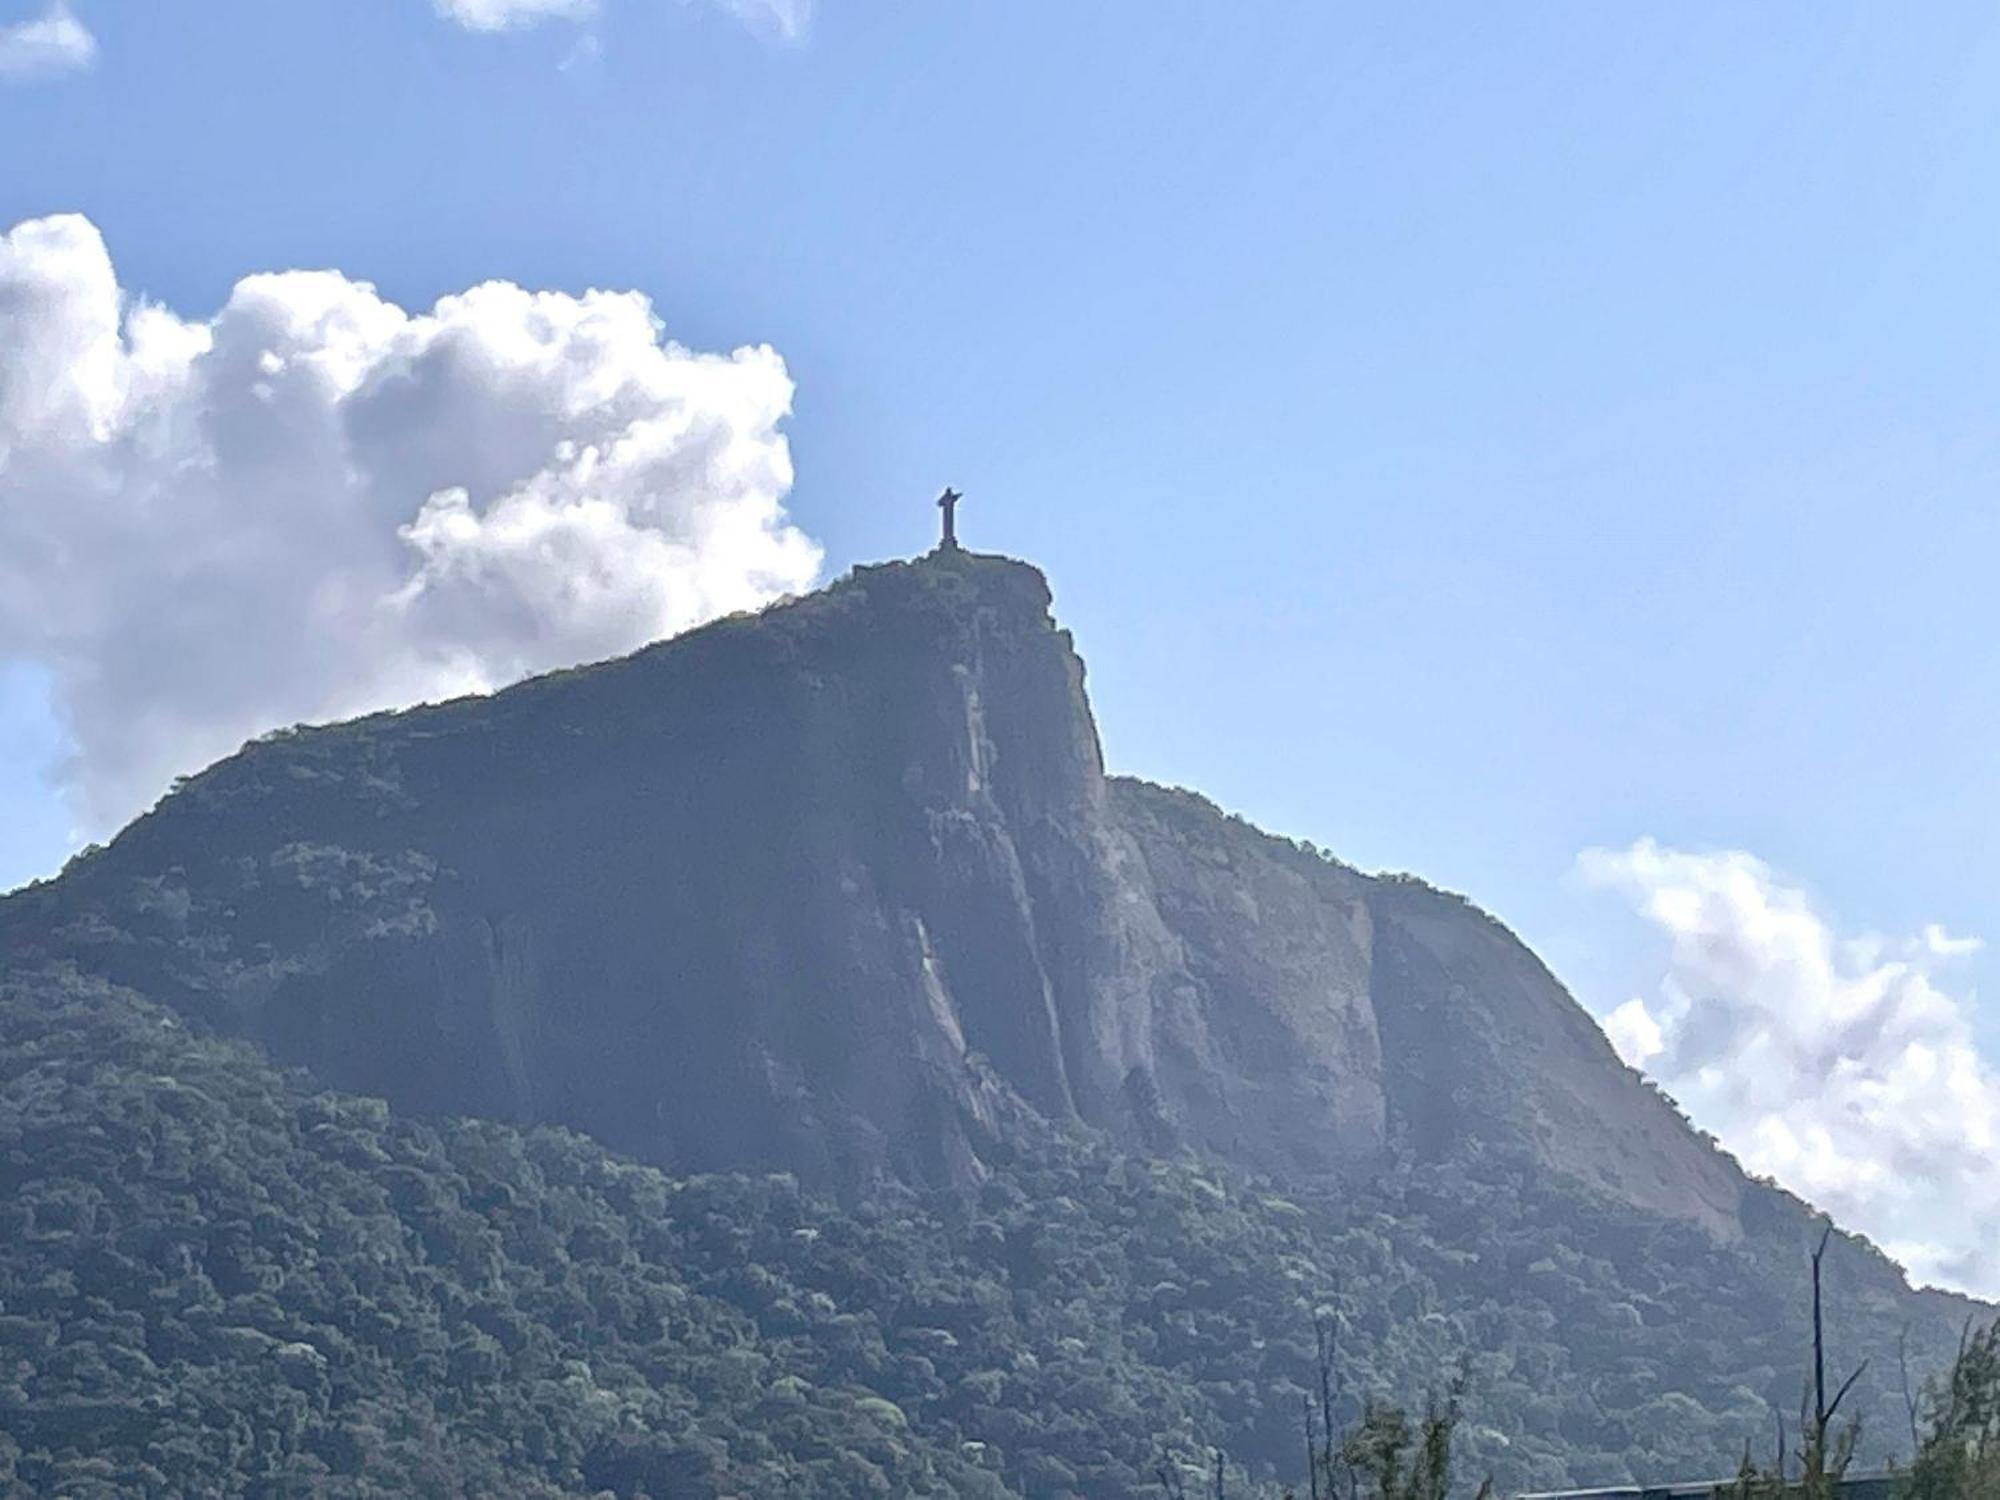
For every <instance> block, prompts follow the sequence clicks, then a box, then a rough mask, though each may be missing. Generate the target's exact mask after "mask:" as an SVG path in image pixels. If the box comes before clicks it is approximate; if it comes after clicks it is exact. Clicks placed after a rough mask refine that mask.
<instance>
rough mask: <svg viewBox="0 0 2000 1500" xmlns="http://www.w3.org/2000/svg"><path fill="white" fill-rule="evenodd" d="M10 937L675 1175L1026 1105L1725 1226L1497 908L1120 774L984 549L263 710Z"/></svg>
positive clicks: (999, 1126)
mask: <svg viewBox="0 0 2000 1500" xmlns="http://www.w3.org/2000/svg"><path fill="white" fill-rule="evenodd" d="M0 945H4V950H0V951H5V952H7V953H8V954H9V955H10V956H12V957H13V958H14V959H15V960H16V961H18V962H29V961H42V960H47V959H62V960H68V961H73V962H75V963H76V964H77V965H78V966H79V967H81V968H82V969H84V970H86V971H88V972H93V973H98V974H101V975H104V976H106V977H108V978H111V979H114V980H116V981H118V982H120V983H123V984H128V985H131V986H132V987H133V988H135V989H138V990H140V991H141V992H143V993H145V994H147V995H149V996H152V997H154V998H156V999H160V1000H164V1001H166V1002H168V1003H170V1004H172V1005H174V1006H176V1007H177V1008H179V1009H181V1010H182V1011H184V1012H186V1013H188V1014H190V1015H192V1016H196V1017H199V1018H201V1019H202V1020H204V1021H206V1022H209V1023H212V1024H214V1025H217V1026H219V1027H222V1028H224V1029H226V1030H229V1031H232V1032H237V1033H240V1034H243V1035H246V1036H249V1037H252V1038H255V1039H256V1040H258V1041H260V1042H263V1043H264V1044H266V1045H267V1046H268V1047H269V1048H270V1049H271V1050H272V1052H273V1053H274V1054H275V1055H276V1056H278V1057H280V1058H282V1059H285V1060H287V1061H291V1062H297V1063H302V1064H306V1065H309V1066H310V1067H311V1068H312V1069H313V1070H314V1071H315V1072H316V1073H317V1074H318V1075H319V1076H320V1077H322V1078H323V1079H325V1080H326V1081H327V1082H328V1083H330V1084H333V1085H336V1086H341V1087H352V1088H359V1089H364V1090H368V1091H372V1092H379V1093H382V1094H385V1095H386V1096H388V1097H389V1098H390V1099H391V1100H393V1101H394V1102H396V1103H397V1104H399V1105H402V1106H406V1107H410V1108H414V1109H419V1110H425V1111H432V1112H437V1113H464V1114H476V1115H482V1116H488V1117H494V1118H501V1119H511V1120H543V1121H551V1122H558V1123H563V1124H568V1125H572V1126H575V1127H578V1128H580V1129H583V1130H585V1131H588V1132H589V1133H591V1134H592V1135H594V1136H596V1137H597V1138H599V1139H600V1140H602V1141H604V1142H606V1143H607V1144H609V1145H611V1146H613V1147H614V1148H616V1149H619V1150H622V1151H627V1152H630V1153H632V1154H634V1155H636V1156H639V1157H641V1158H643V1159H645V1160H648V1161H653V1162H657V1163H660V1164H663V1165H666V1166H669V1167H672V1168H676V1169H682V1170H706V1169H715V1168H730V1167H759V1168H764V1167H768V1168H774V1169H784V1170H791V1171H795V1172H798V1173H799V1174H800V1175H801V1176H802V1177H804V1178H805V1179H806V1180H808V1181H810V1182H816V1183H824V1184H830V1185H834V1186H837V1187H840V1188H842V1189H845V1190H854V1189H858V1188H860V1187H862V1186H864V1185H866V1184H868V1183H871V1182H875V1181H878V1180H881V1179H884V1178H896V1179H901V1180H904V1181H909V1182H918V1183H933V1184H935V1183H946V1184H957V1185H960V1186H964V1185H968V1184H971V1183H975V1182H977V1181H978V1180H979V1179H980V1177H981V1176H982V1174H983V1172H984V1170H985V1166H984V1163H985V1161H986V1160H987V1159H988V1158H989V1157H991V1155H992V1153H993V1150H994V1147H995V1143H996V1142H998V1141H1000V1140H1002V1139H1004V1138H1005V1137H1006V1136H1007V1135H1008V1134H1009V1132H1010V1130H1011V1129H1012V1128H1013V1127H1012V1126H1011V1125H1010V1123H1009V1122H1010V1121H1011V1120H1016V1119H1020V1118H1028V1117H1032V1118H1036V1119H1041V1120H1047V1121H1057V1122H1061V1121H1069V1120H1076V1121H1081V1122H1084V1123H1087V1124H1089V1125H1091V1126H1094V1127H1096V1128H1099V1129H1101V1130H1103V1131H1105V1132H1107V1133H1108V1135H1109V1136H1110V1137H1111V1139H1112V1140H1114V1141H1116V1142H1119V1143H1122V1144H1124V1145H1126V1146H1131V1147H1140V1148H1146V1149H1154V1150H1159V1149H1169V1148H1176V1147H1182V1146H1187V1147H1194V1148H1197V1149H1200V1150H1204V1151H1207V1152H1210V1153H1212V1154H1215V1155H1217V1156H1219V1157H1221V1158H1223V1159H1226V1160H1230V1161H1234V1162H1237V1163H1239V1164H1241V1165H1244V1166H1247V1167H1250V1168H1254V1169H1258V1170H1269V1171H1274V1172H1278V1173H1283V1174H1292V1175H1300V1174H1307V1175H1309V1174H1313V1173H1318V1172H1322V1171H1327V1170H1337V1169H1340V1168H1342V1167H1344V1166H1349V1165H1353V1164H1357V1163H1359V1164H1366V1163H1379V1162H1381V1161H1382V1160H1384V1159H1385V1158H1386V1156H1387V1155H1388V1154H1390V1153H1392V1152H1396V1151H1414V1152H1415V1153H1416V1154H1417V1155H1418V1156H1419V1157H1422V1158H1427V1159H1436V1158H1439V1157H1442V1156H1444V1155H1446V1154H1449V1153H1450V1152H1452V1151H1454V1150H1456V1149H1458V1148H1459V1147H1460V1146H1462V1145H1464V1144H1466V1143H1468V1142H1471V1141H1476V1140H1487V1141H1494V1142H1501V1143H1506V1144H1510V1145H1515V1144H1518V1145H1523V1146H1525V1147H1526V1148H1527V1149H1528V1150H1529V1151H1530V1153H1531V1154H1532V1155H1533V1156H1534V1157H1535V1158H1536V1159H1538V1160H1540V1161H1542V1162H1544V1163H1545V1164H1546V1165H1548V1166H1549V1167H1551V1168H1553V1169H1557V1170H1562V1171H1565V1172H1570V1173H1573V1174H1576V1175H1579V1176H1581V1177H1583V1178H1585V1179H1587V1180H1588V1181H1590V1182H1592V1183H1593V1184H1595V1185H1597V1186H1599V1187H1601V1188H1602V1189H1604V1190H1606V1191H1608V1192H1611V1193H1613V1194H1615V1195H1618V1196H1621V1197H1623V1198H1625V1199H1626V1200H1628V1201H1630V1202H1633V1203H1635V1204H1638V1205H1642V1206H1645V1207H1648V1208H1650V1209H1653V1210H1656V1211H1658V1212H1661V1213H1665V1214H1668V1215H1672V1216H1676V1217H1680V1218H1685V1219H1690V1220H1693V1221H1695V1222H1699V1223H1701V1224H1702V1225H1704V1226H1705V1227H1707V1228H1708V1229H1710V1230H1711V1231H1713V1232H1715V1233H1718V1234H1721V1235H1724V1236H1728V1235H1732V1234H1734V1233H1736V1232H1737V1230H1738V1228H1739V1223H1738V1213H1737V1204H1738V1198H1739V1196H1740V1193H1741V1191H1742V1182H1741V1178H1740V1176H1739V1175H1738V1174H1737V1173H1736V1172H1735V1169H1734V1167H1733V1166H1732V1165H1731V1164H1730V1163H1728V1162H1727V1161H1726V1160H1725V1159H1724V1158H1722V1157H1720V1156H1719V1155H1717V1154H1716V1153H1715V1152H1714V1151H1712V1150H1711V1149H1710V1148H1709V1147H1708V1146H1707V1145H1706V1144H1705V1143H1703V1142H1702V1141H1700V1140H1699V1139H1698V1138H1697V1137H1696V1136H1695V1135H1694V1134H1693V1133H1692V1132H1690V1131H1689V1130H1688V1129H1687V1128H1686V1127H1685V1125H1684V1124H1683V1122H1682V1121H1681V1120H1680V1119H1679V1118H1678V1117H1677V1116H1676V1115H1675V1113H1674V1112H1673V1111H1672V1109H1671V1108H1669V1107H1668V1106H1666V1105H1665V1103H1664V1102H1663V1101H1662V1100H1660V1099H1659V1098H1658V1097H1657V1096H1655V1095H1654V1094H1653V1093H1652V1092H1651V1091H1650V1090H1648V1089H1647V1088H1646V1087H1645V1086H1644V1085H1643V1084H1642V1083H1641V1082H1640V1081H1639V1080H1638V1079H1637V1078H1636V1077H1635V1076H1634V1075H1632V1074H1631V1073H1630V1072H1629V1071H1627V1070H1626V1069H1624V1068H1623V1067H1622V1066H1621V1065H1620V1064H1619V1063H1618V1061H1617V1060H1616V1058H1615V1057H1614V1056H1613V1054H1612V1053H1611V1051H1610V1049H1609V1047H1608V1046H1607V1045H1606V1044H1605V1042H1604V1040H1603V1038H1602V1036H1601V1035H1600V1034H1599V1033H1598V1031H1597V1029H1596V1027H1595V1026H1594V1024H1593V1023H1592V1022H1591V1021H1590V1020H1589V1018H1588V1017H1587V1016H1586V1015H1585V1014H1584V1013H1583V1012H1582V1011H1581V1010H1580V1009H1579V1008H1578V1007H1577V1006H1576V1005H1575V1004H1574V1002H1573V1001H1571V1000H1570V998H1569V997H1568V996H1567V995H1566V994H1565V993H1564V992H1563V991H1562V989H1561V987H1560V986H1559V985H1558V984H1557V983H1556V982H1555V981H1554V979H1553V978H1552V977H1551V976H1549V975H1548V974H1547V972H1546V971H1545V970H1544V969H1543V968H1542V967H1541V966H1540V964H1539V963H1537V962H1536V961H1535V960H1534V958H1533V957H1532V955H1530V954H1529V953H1528V952H1527V951H1526V950H1525V949H1524V948H1522V947H1521V946H1520V945H1519V944H1518V943H1517V942H1516V941H1515V940H1514V939H1513V938H1511V937H1510V936H1509V935H1508V934H1506V933H1505V932H1504V931H1503V930H1502V929H1500V928H1499V927H1498V926H1497V925H1496V924H1494V923H1492V922H1491V921H1490V920H1489V919H1488V918H1486V917H1484V916H1483V915H1481V914H1480V913H1478V912H1476V911H1475V910H1473V909H1471V908H1470V907H1468V906H1466V905H1465V904H1464V903H1462V902H1458V901H1456V900H1453V899H1452V898H1449V897H1444V896H1441V895H1439V894H1437V893H1435V892H1431V891H1429V890H1427V889H1425V888H1422V887H1420V886H1417V885H1415V884H1413V883H1409V882H1401V881H1394V880H1391V881H1383V880H1375V879H1370V878H1368V877H1364V876H1362V875H1360V874H1358V873H1357V872H1355V871H1353V870H1351V869H1348V868H1346V867H1344V866H1341V865H1339V864H1337V863H1335V862H1332V861H1330V860H1326V859H1324V858H1320V857H1318V856H1316V855H1314V854H1312V853H1310V852H1309V851H1306V850H1303V849H1301V848H1297V847H1294V846H1292V845H1290V844H1288V843H1286V842H1284V841H1282V840H1275V839H1271V838H1268V837H1266V836H1264V835H1261V834H1258V833H1257V832H1255V830H1253V829H1250V828H1249V827H1248V826H1247V825H1244V824H1242V823H1240V822H1237V821H1234V820H1230V819H1227V818H1224V817H1223V816H1221V815H1220V814H1218V813H1217V812H1216V811H1215V810H1214V809H1213V808H1212V807H1210V806H1209V805H1208V804H1206V803H1204V802H1201V801H1200V800H1199V799H1196V798H1191V797H1187V796H1184V795H1180V794H1173V793H1167V792H1163V791H1160V790H1158V789H1154V788H1148V787H1145V786H1142V785H1139V784H1137V783H1130V782H1122V781H1118V780H1115V779H1109V778H1107V777H1106V776H1105V774H1104V770H1103V765H1102V759H1101V755H1100V753H1099V749H1098V742H1097V735H1096V729H1095V726H1094V724H1093V723H1092V721H1091V717H1090V713H1089V708H1088V704H1087V701H1086V699H1085V695H1084V690H1083V668H1082V663H1081V662H1080V660H1079V659H1078V657H1077V656H1076V654H1075V652H1074V650H1073V649H1072V646H1071V643H1070V640H1069V637H1068V635H1067V633H1066V632H1064V631H1062V630H1060V629H1058V628H1057V627H1056V625H1055V624H1054V622H1053V620H1052V619H1051V618H1050V615H1049V594H1048V589H1047V585H1046V583H1045V582H1044V580H1043V579H1042V577H1041V575H1040V574H1039V573H1038V572H1036V571H1035V570H1034V569H1032V568H1030V567H1028V566H1026V565H1024V564H1021V563H1017V562H1013V561H1010V560H1007V559H1001V558H990V557H981V556H975V555H973V554H967V553H940V554H934V555H933V556H931V557H929V558H926V559H924V560H921V561H919V562H916V563H908V564H890V565H887V566H884V567H879V568H864V569H860V570H857V572H856V573H855V574H854V575H852V576H851V577H850V578H848V579H846V580H844V581H842V582H841V583H839V584H837V585H835V586H834V587H832V588H830V589H828V590H826V591H824V592H822V593H820V594H817V595H814V596H811V597H809V598H806V599H803V600H799V601H796V602H793V603H791V604H788V605H784V606H781V607H778V608H775V609H772V610H769V611H766V612H764V613H762V614H760V615H757V616H754V617H744V618H738V619H732V620H729V621H725V622H722V623H720V624H717V625H715V626H711V627H709V628H708V629H705V630H702V631H698V632H695V633H694V634H692V635H690V636H688V637H685V638H682V639H680V640H676V641H674V642H670V643H668V644H665V645H662V646H659V647H655V648H652V649H650V650H647V651H644V652H641V653H639V654H638V655H636V656H633V657H630V658H628V659H625V660H622V661H617V662H611V663H607V664H604V665H601V666H597V667H591V668H586V669H581V670H578V671H573V672H567V673H560V674H556V675H554V676H551V677H547V678H542V679H539V680H537V681H533V682H529V683H526V684H523V685H521V686H519V687H517V688H514V689H511V690H509V691H507V692H503V693H500V694H497V695H495V696H494V697H492V698H490V699H481V700H465V701H460V702H456V703H451V704H446V705H442V706H439V707H435V708H427V709H422V710H418V711H415V712H412V713H407V714H397V715H381V716H377V717H375V718H371V719H364V720H360V721H357V722H355V723H351V724H344V725H337V726H333V727H330V728H325V729H313V730H302V731H297V732H293V733H288V734H284V735H280V736H276V737H273V738H270V739H267V740H266V741H263V742H260V743H258V744H255V745H252V746H250V747H247V748H246V749H245V750H244V751H243V752H242V753H241V754H239V755H237V756H235V757H233V758H232V759H230V760H228V761H225V762H223V763H222V764H220V765H218V766H216V767H214V768H212V769H211V770H209V771H207V772H205V773H203V774H202V775H200V776H198V777H195V778H193V779H192V780H191V781H189V782H188V783H187V784H186V785H185V786H183V787H182V788H181V789H180V790H179V791H177V792H176V793H175V794H174V795H172V796H170V797H168V798H167V799H165V801H164V802H163V803H162V804H161V805H160V807H159V808H158V809H156V810H155V811H154V812H153V813H151V814H150V815H148V816H147V817H145V818H142V819H141V820H139V822H137V823H136V824H134V825H133V826H132V827H131V828H129V829H128V830H126V832H125V833H123V834H122V835H120V837H119V838H118V839H117V840H116V841H115V842H114V843H113V844H112V846H111V847H110V848H109V849H108V850H105V851H102V852H99V853H96V854H94V855H92V856H90V857H88V858H85V859H82V860H79V861H77V862H76V863H75V864H74V865H73V866H72V868H71V869H70V870H69V871H67V872H65V874H64V875H63V877H62V878H60V879H59V880H57V881H54V882H51V883H48V884H45V885H42V886H39V887H35V888H32V889H30V890H29V891H26V892H23V893H20V894H17V895H15V896H13V897H11V898H9V899H7V900H5V901H4V902H0Z"/></svg>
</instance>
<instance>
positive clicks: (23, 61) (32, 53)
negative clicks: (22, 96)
mask: <svg viewBox="0 0 2000 1500" xmlns="http://www.w3.org/2000/svg"><path fill="white" fill-rule="evenodd" d="M96 58H97V38H95V37H93V36H92V35H91V34H90V29H89V28H88V27H86V26H85V25H84V24H83V22H81V21H79V20H78V19H77V18H76V17H75V16H74V15H72V14H71V13H70V8H69V6H68V5H66V4H64V3H63V0H55V3H54V4H52V5H50V6H49V8H48V9H47V10H45V11H43V12H42V14H41V15H39V16H36V17H34V18H33V19H32V20H27V21H18V22H16V23H15V24H13V25H11V26H0V78H46V77H52V76H54V75H56V74H58V73H74V72H77V71H78V70H80V69H83V68H87V67H89V66H90V65H91V63H92V62H94V61H95V60H96Z"/></svg>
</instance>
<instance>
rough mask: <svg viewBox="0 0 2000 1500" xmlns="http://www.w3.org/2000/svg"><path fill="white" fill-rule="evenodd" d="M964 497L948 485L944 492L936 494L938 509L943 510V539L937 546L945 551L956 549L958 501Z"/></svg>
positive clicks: (954, 550)
mask: <svg viewBox="0 0 2000 1500" xmlns="http://www.w3.org/2000/svg"><path fill="white" fill-rule="evenodd" d="M964 498H965V496H963V495H961V494H959V492H958V491H957V490H955V489H952V488H951V487H950V486H948V485H947V486H946V487H945V492H944V493H943V494H942V495H939V496H938V502H937V503H938V509H939V510H941V511H943V512H944V539H943V540H942V541H940V542H939V543H938V546H939V547H940V548H941V549H942V550H944V551H946V552H956V551H957V550H958V502H959V501H961V500H963V499H964Z"/></svg>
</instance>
